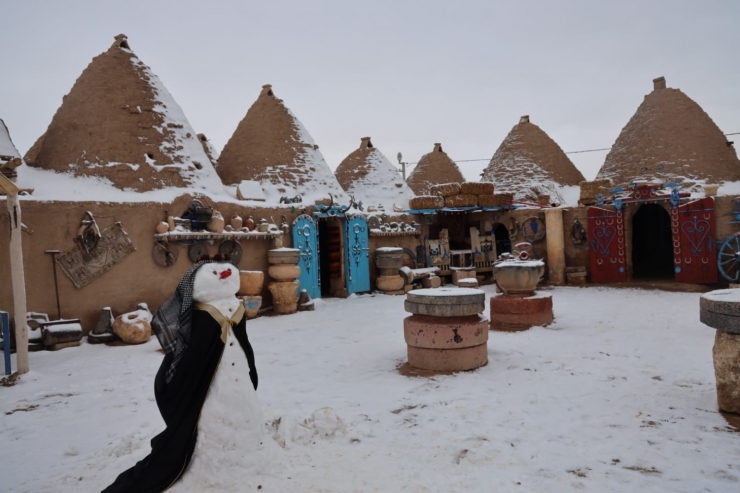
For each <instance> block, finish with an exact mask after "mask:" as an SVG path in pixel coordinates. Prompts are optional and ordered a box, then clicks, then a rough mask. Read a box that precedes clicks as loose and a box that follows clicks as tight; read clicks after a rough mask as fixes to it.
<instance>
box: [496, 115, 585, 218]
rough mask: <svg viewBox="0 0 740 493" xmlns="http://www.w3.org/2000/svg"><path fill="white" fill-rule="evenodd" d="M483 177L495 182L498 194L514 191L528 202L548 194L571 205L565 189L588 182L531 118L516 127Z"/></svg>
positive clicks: (526, 117) (515, 195)
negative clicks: (564, 191)
mask: <svg viewBox="0 0 740 493" xmlns="http://www.w3.org/2000/svg"><path fill="white" fill-rule="evenodd" d="M481 176H482V177H483V178H482V180H483V181H488V182H493V183H494V185H495V186H496V189H497V191H506V192H512V193H514V197H515V199H516V200H520V201H528V202H536V201H537V196H538V195H543V194H546V195H550V198H551V200H552V201H557V202H560V203H567V201H566V200H565V197H564V195H568V196H570V195H572V194H571V193H565V194H564V193H562V192H563V190H562V188H563V187H572V186H578V185H579V184H580V182H582V181H584V178H583V175H582V174H581V172H580V171H578V169H577V168H576V167H575V165H574V164H573V163H572V162H571V160H570V159H568V156H566V155H565V153H564V152H563V150H562V149H561V148H560V146H559V145H558V144H557V143H556V142H555V141H554V140H552V139H551V138H550V137H549V136H548V135H547V134H546V133H545V132H544V131H543V130H542V129H541V128H540V127H538V126H537V125H535V124H533V123H531V122H530V121H529V116H528V115H527V116H523V117H522V118H521V119H520V120H519V123H518V124H517V125H514V127H513V128H512V129H511V131H510V132H509V134H508V135H507V136H506V138H505V139H504V141H503V142H502V143H501V145H500V146H499V148H498V149H497V150H496V153H495V154H494V155H493V157H492V158H491V162H490V163H489V164H488V166H487V167H486V169H485V170H483V173H481ZM568 200H572V198H570V197H569V198H568ZM575 203H577V198H576V202H573V204H575Z"/></svg>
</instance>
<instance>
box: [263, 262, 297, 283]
mask: <svg viewBox="0 0 740 493" xmlns="http://www.w3.org/2000/svg"><path fill="white" fill-rule="evenodd" d="M267 273H268V274H269V275H270V277H271V278H272V279H274V280H275V281H295V280H296V279H297V278H298V276H300V275H301V268H300V267H298V266H297V265H295V264H276V265H271V266H270V267H268V269H267Z"/></svg>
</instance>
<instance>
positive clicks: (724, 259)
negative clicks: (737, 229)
mask: <svg viewBox="0 0 740 493" xmlns="http://www.w3.org/2000/svg"><path fill="white" fill-rule="evenodd" d="M717 267H719V273H720V274H722V277H724V278H725V279H727V280H728V281H730V282H738V280H740V233H735V234H734V235H732V236H730V237H729V238H727V239H726V240H725V242H724V243H722V246H721V247H719V252H718V254H717Z"/></svg>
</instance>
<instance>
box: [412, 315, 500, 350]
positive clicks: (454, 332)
mask: <svg viewBox="0 0 740 493" xmlns="http://www.w3.org/2000/svg"><path fill="white" fill-rule="evenodd" d="M403 335H404V338H405V339H406V344H407V345H409V346H414V347H421V348H428V349H462V348H466V347H471V346H480V345H481V344H486V342H488V319H486V317H484V316H481V315H471V316H470V317H444V318H439V317H428V316H425V315H411V316H410V317H406V318H405V319H404V321H403Z"/></svg>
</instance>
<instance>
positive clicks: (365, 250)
mask: <svg viewBox="0 0 740 493" xmlns="http://www.w3.org/2000/svg"><path fill="white" fill-rule="evenodd" d="M346 226H347V227H346V230H345V231H346V236H345V239H344V252H345V255H344V265H345V275H346V278H347V292H348V293H350V294H352V293H363V292H366V291H370V255H369V254H370V248H369V247H370V242H369V239H368V229H367V221H366V220H365V218H364V217H362V216H354V217H351V218H347V224H346Z"/></svg>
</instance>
